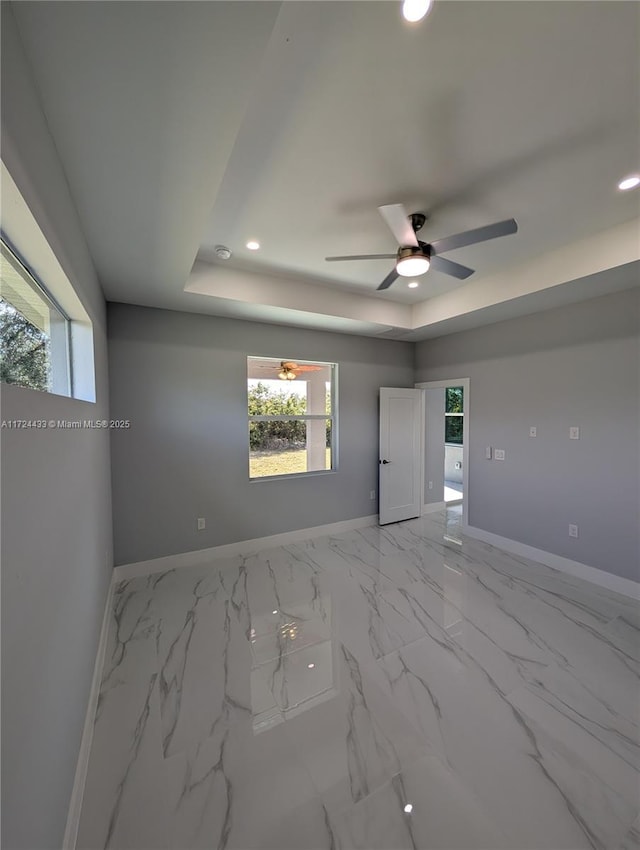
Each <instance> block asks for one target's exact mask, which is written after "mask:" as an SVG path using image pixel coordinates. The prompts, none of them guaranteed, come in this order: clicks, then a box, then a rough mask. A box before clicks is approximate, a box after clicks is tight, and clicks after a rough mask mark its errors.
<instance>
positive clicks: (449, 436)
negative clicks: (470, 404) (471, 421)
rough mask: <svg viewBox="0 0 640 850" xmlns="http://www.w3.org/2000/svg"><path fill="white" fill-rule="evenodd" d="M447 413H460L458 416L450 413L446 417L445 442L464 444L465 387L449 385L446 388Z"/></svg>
mask: <svg viewBox="0 0 640 850" xmlns="http://www.w3.org/2000/svg"><path fill="white" fill-rule="evenodd" d="M445 413H447V414H460V415H458V416H455V415H448V416H445V418H444V441H445V443H456V444H458V445H462V429H463V422H464V418H463V416H462V414H463V413H464V388H463V387H447V388H446V390H445Z"/></svg>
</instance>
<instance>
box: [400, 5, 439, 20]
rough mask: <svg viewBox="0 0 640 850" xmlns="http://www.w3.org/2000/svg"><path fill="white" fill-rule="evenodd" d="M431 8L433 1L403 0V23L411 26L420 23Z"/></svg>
mask: <svg viewBox="0 0 640 850" xmlns="http://www.w3.org/2000/svg"><path fill="white" fill-rule="evenodd" d="M432 6H433V0H404V3H403V4H402V15H403V17H404V19H405V21H410V22H411V23H412V24H413V23H415V22H416V21H421V20H422V19H423V18H424V16H425V15H426V14H427V12H429V11H430V9H431V7H432Z"/></svg>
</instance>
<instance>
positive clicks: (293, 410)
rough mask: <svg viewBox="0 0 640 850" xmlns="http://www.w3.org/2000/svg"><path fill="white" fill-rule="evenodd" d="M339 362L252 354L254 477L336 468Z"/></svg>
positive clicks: (250, 400)
mask: <svg viewBox="0 0 640 850" xmlns="http://www.w3.org/2000/svg"><path fill="white" fill-rule="evenodd" d="M336 373H337V366H336V364H335V363H321V362H316V361H311V360H291V359H275V358H270V357H249V358H247V395H248V413H249V477H250V478H273V477H275V476H281V475H300V474H303V473H309V472H323V471H326V470H331V469H335V468H336V458H337V452H336V412H337V411H336Z"/></svg>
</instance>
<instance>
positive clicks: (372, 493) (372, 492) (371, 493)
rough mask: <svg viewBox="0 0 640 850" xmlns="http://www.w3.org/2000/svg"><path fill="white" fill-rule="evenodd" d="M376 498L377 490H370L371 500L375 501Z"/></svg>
mask: <svg viewBox="0 0 640 850" xmlns="http://www.w3.org/2000/svg"><path fill="white" fill-rule="evenodd" d="M375 497H376V491H375V490H369V498H370V499H375Z"/></svg>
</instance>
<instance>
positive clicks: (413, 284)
mask: <svg viewBox="0 0 640 850" xmlns="http://www.w3.org/2000/svg"><path fill="white" fill-rule="evenodd" d="M407 286H408V287H409V289H416V288H417V287H418V286H420V284H419V283H418V281H417V280H412V281H411V283H408V284H407Z"/></svg>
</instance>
